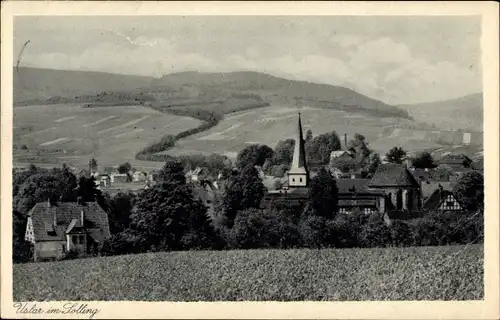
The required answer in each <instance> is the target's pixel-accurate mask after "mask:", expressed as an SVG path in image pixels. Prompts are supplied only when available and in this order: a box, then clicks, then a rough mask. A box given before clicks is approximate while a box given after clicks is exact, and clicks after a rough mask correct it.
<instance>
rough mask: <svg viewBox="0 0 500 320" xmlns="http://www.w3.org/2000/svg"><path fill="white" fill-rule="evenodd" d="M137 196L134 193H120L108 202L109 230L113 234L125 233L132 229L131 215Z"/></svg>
mask: <svg viewBox="0 0 500 320" xmlns="http://www.w3.org/2000/svg"><path fill="white" fill-rule="evenodd" d="M135 201H136V196H135V195H134V194H133V193H132V192H119V193H117V194H116V195H114V196H113V197H112V198H111V199H110V200H109V202H108V218H109V228H110V231H111V233H112V234H117V233H120V232H123V231H124V230H126V229H128V228H129V227H130V215H131V214H132V210H133V208H134V204H135Z"/></svg>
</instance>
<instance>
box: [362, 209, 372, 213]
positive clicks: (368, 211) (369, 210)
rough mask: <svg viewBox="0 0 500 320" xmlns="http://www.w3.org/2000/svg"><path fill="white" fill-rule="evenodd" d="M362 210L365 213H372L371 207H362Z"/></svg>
mask: <svg viewBox="0 0 500 320" xmlns="http://www.w3.org/2000/svg"><path fill="white" fill-rule="evenodd" d="M363 212H364V213H365V214H370V213H372V209H371V208H364V210H363Z"/></svg>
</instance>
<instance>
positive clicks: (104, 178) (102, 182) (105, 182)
mask: <svg viewBox="0 0 500 320" xmlns="http://www.w3.org/2000/svg"><path fill="white" fill-rule="evenodd" d="M99 177H100V179H99V186H100V187H101V188H108V187H110V186H111V177H110V176H109V174H106V173H104V174H101V175H100V176H99Z"/></svg>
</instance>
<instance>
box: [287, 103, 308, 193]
mask: <svg viewBox="0 0 500 320" xmlns="http://www.w3.org/2000/svg"><path fill="white" fill-rule="evenodd" d="M308 180H309V172H308V170H307V162H306V148H305V141H304V135H303V132H302V121H301V119H300V112H299V121H298V127H297V138H296V139H295V147H294V151H293V160H292V167H291V168H290V171H289V172H288V184H289V186H297V187H299V186H300V187H305V186H307V184H308Z"/></svg>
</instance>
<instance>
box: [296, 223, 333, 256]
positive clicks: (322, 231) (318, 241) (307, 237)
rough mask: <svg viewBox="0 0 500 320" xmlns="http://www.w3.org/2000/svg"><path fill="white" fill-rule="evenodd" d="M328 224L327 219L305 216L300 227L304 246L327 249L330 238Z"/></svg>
mask: <svg viewBox="0 0 500 320" xmlns="http://www.w3.org/2000/svg"><path fill="white" fill-rule="evenodd" d="M327 222H328V220H327V219H326V218H325V217H321V216H316V215H303V216H302V218H301V220H300V221H299V225H298V230H299V234H300V237H301V243H302V245H303V246H304V247H306V248H317V249H319V248H324V247H327V246H328V241H327V240H328V238H329V229H328V227H327Z"/></svg>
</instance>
